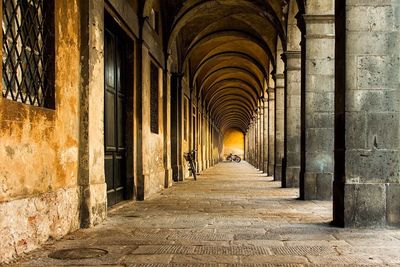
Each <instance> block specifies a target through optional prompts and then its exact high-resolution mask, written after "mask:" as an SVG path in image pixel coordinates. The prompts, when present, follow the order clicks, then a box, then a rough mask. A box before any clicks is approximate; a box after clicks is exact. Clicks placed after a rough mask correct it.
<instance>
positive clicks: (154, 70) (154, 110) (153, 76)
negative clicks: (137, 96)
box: [150, 62, 159, 134]
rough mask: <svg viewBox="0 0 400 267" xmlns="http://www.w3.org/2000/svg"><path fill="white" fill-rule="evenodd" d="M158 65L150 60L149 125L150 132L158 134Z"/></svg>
mask: <svg viewBox="0 0 400 267" xmlns="http://www.w3.org/2000/svg"><path fill="white" fill-rule="evenodd" d="M158 79H159V74H158V67H157V66H156V65H155V64H154V63H153V62H151V66H150V127H151V132H152V133H155V134H158V90H159V88H158V87H159V81H158Z"/></svg>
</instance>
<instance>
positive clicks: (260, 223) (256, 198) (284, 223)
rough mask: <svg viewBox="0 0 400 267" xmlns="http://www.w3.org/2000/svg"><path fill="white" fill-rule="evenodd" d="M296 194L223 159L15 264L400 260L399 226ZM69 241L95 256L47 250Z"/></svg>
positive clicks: (292, 264) (292, 266) (290, 266)
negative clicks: (355, 221)
mask: <svg viewBox="0 0 400 267" xmlns="http://www.w3.org/2000/svg"><path fill="white" fill-rule="evenodd" d="M297 196H298V190H296V189H282V188H280V186H279V183H278V182H274V181H272V180H271V178H269V177H266V176H265V175H263V174H260V173H259V172H258V171H257V170H255V169H254V168H253V167H251V166H250V165H249V164H247V163H245V162H243V163H240V164H237V163H222V164H219V165H217V166H216V167H213V168H210V169H208V170H207V171H205V172H204V173H202V175H201V176H199V177H198V180H197V181H191V180H189V181H186V182H182V183H179V184H176V185H174V186H173V187H172V188H170V189H167V190H165V191H163V192H162V193H161V194H159V195H157V196H155V197H153V198H151V199H149V200H146V201H144V202H129V203H124V204H123V205H120V206H119V207H115V208H114V209H113V210H112V211H110V213H109V218H108V220H107V221H106V222H105V223H104V224H103V225H100V226H98V227H96V228H94V229H87V230H80V231H78V232H76V233H74V234H71V235H69V236H67V237H65V238H64V239H63V240H61V241H56V242H49V243H48V244H46V245H45V246H44V248H43V249H42V250H38V251H36V252H34V253H32V254H30V255H27V256H26V257H25V258H24V259H20V260H19V261H18V262H15V263H14V265H11V266H29V267H35V266H37V267H39V266H40V267H42V266H114V267H117V266H127V267H128V266H129V267H131V266H149V267H153V266H287V267H300V266H400V230H351V229H340V228H334V227H331V226H330V225H329V222H330V220H331V210H332V207H331V203H330V202H323V201H300V200H296V198H297ZM71 248H80V255H79V256H80V257H90V256H97V257H94V258H87V259H75V260H73V259H70V260H60V259H53V258H50V257H49V255H50V256H53V257H54V256H55V257H59V256H62V257H66V258H73V257H74V256H77V255H76V253H73V251H66V250H64V249H71ZM87 248H91V249H93V248H95V249H98V250H89V251H88V250H86V249H87ZM56 250H64V251H61V252H63V253H61V254H60V255H58V254H59V253H58V254H57V253H54V251H56ZM99 254H104V255H102V256H99Z"/></svg>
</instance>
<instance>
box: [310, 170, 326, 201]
mask: <svg viewBox="0 0 400 267" xmlns="http://www.w3.org/2000/svg"><path fill="white" fill-rule="evenodd" d="M332 188H333V173H318V172H306V173H305V174H304V200H332Z"/></svg>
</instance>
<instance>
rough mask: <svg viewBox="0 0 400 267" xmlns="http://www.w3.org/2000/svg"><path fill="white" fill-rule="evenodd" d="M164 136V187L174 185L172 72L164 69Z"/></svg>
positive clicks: (169, 60)
mask: <svg viewBox="0 0 400 267" xmlns="http://www.w3.org/2000/svg"><path fill="white" fill-rule="evenodd" d="M167 60H168V62H169V63H168V65H171V57H168V59H167ZM163 79H164V82H163V91H164V92H163V113H164V114H163V127H164V131H163V135H164V136H163V137H164V140H163V141H164V142H163V143H164V149H163V152H164V153H163V157H164V172H165V176H164V187H165V188H168V187H170V186H172V164H171V162H172V159H171V137H172V135H171V73H170V72H169V71H168V70H165V71H164V75H163Z"/></svg>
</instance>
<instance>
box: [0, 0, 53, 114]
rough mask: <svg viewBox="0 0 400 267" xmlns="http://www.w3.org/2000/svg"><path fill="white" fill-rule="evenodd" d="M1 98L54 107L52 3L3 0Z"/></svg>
mask: <svg viewBox="0 0 400 267" xmlns="http://www.w3.org/2000/svg"><path fill="white" fill-rule="evenodd" d="M2 28H3V75H2V76H3V89H2V95H3V97H4V98H7V99H10V100H13V101H17V102H20V103H24V104H29V105H33V106H38V107H45V108H54V107H55V96H54V62H55V61H54V54H55V52H54V42H55V40H54V0H3V20H2Z"/></svg>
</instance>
